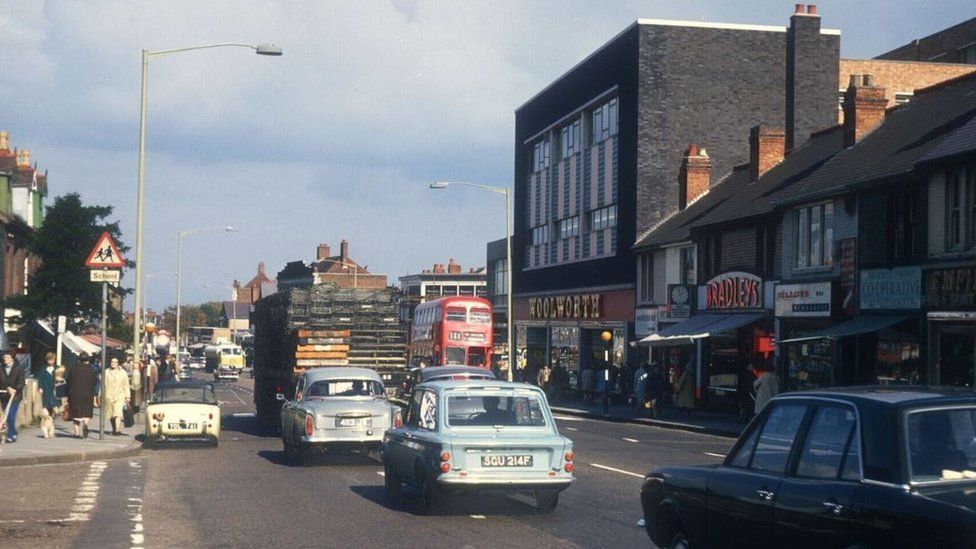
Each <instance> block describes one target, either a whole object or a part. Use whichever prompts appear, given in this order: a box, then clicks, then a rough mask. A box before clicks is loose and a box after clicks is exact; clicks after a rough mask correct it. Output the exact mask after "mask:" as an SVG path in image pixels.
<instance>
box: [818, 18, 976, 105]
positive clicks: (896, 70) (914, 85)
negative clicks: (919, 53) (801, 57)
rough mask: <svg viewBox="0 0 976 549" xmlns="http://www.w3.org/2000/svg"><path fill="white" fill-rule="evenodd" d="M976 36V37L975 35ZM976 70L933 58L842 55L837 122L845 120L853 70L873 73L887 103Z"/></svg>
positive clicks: (907, 98)
mask: <svg viewBox="0 0 976 549" xmlns="http://www.w3.org/2000/svg"><path fill="white" fill-rule="evenodd" d="M973 40H976V37H973ZM974 71H976V65H972V64H964V63H934V62H929V61H901V60H888V59H841V60H840V77H839V78H838V82H839V83H840V85H841V89H840V90H839V92H838V97H839V99H838V103H837V122H839V123H841V122H843V121H844V111H843V109H842V108H841V105H842V104H843V101H844V92H845V91H846V89H847V82H848V81H849V80H850V79H851V75H853V74H870V75H872V76H874V80H875V84H876V85H877V86H879V87H881V88H883V89H884V90H885V99H886V100H887V106H889V107H893V106H895V105H903V104H905V103H908V102H909V101H911V98H912V96H913V95H914V93H915V90H916V89H921V88H928V87H929V86H933V85H935V84H938V83H939V82H944V81H946V80H950V79H952V78H958V77H960V76H962V75H964V74H968V73H971V72H974Z"/></svg>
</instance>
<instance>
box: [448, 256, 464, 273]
mask: <svg viewBox="0 0 976 549" xmlns="http://www.w3.org/2000/svg"><path fill="white" fill-rule="evenodd" d="M447 273H448V274H452V275H456V274H461V266H460V265H458V263H457V262H456V261H454V258H453V257H452V258H451V260H450V261H448V262H447Z"/></svg>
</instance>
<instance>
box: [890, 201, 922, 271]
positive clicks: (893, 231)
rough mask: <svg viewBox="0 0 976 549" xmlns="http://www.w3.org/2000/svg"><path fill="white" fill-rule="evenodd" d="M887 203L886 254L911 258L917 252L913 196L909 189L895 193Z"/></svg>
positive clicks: (906, 258)
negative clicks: (887, 247) (887, 249)
mask: <svg viewBox="0 0 976 549" xmlns="http://www.w3.org/2000/svg"><path fill="white" fill-rule="evenodd" d="M888 204H889V205H888V216H889V217H888V223H889V225H888V239H887V240H888V246H889V254H888V255H889V257H891V258H892V259H895V260H911V259H912V258H914V257H915V255H916V253H918V250H917V246H918V234H917V231H918V216H917V205H916V203H915V196H914V194H913V193H912V192H911V191H905V192H900V193H896V194H893V195H891V196H890V198H889V202H888Z"/></svg>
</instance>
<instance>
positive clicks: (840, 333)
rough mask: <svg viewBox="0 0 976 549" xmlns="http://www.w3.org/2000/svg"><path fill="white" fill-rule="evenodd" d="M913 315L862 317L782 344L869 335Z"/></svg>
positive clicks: (785, 340) (786, 340)
mask: <svg viewBox="0 0 976 549" xmlns="http://www.w3.org/2000/svg"><path fill="white" fill-rule="evenodd" d="M911 317H912V315H860V316H856V317H854V318H852V319H850V320H848V321H847V322H841V323H840V324H837V325H835V326H831V327H830V328H826V329H823V330H820V331H819V332H814V333H812V334H810V335H808V336H803V337H794V338H792V339H784V340H782V341H780V343H796V342H798V341H810V340H812V339H824V338H832V339H836V338H838V337H847V336H852V335H858V334H867V333H870V332H877V331H878V330H883V329H885V328H887V327H888V326H891V325H893V324H898V323H899V322H901V321H903V320H908V319H909V318H911Z"/></svg>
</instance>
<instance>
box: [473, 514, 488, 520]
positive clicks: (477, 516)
mask: <svg viewBox="0 0 976 549" xmlns="http://www.w3.org/2000/svg"><path fill="white" fill-rule="evenodd" d="M471 518H473V519H478V520H484V518H485V516H484V515H471Z"/></svg>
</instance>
